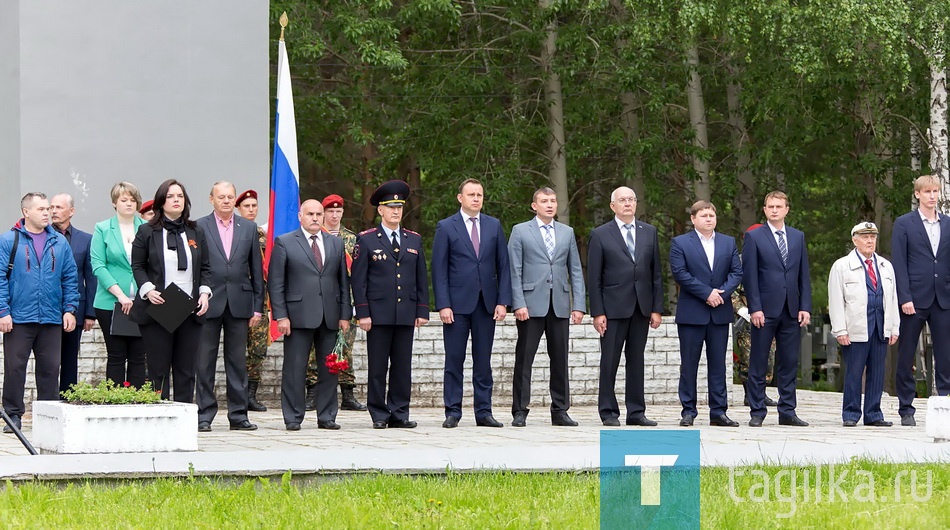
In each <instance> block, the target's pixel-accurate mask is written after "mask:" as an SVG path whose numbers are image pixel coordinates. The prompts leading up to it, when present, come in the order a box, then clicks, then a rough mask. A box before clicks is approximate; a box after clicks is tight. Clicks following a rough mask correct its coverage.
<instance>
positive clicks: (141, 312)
mask: <svg viewBox="0 0 950 530" xmlns="http://www.w3.org/2000/svg"><path fill="white" fill-rule="evenodd" d="M163 234H164V232H163V230H162V226H161V225H160V224H156V225H152V224H143V225H142V226H140V227H139V230H138V232H136V234H135V240H134V241H132V276H133V278H135V284H136V285H137V286H138V289H137V290H136V291H135V298H134V299H133V300H132V311H131V312H130V313H129V318H130V319H131V320H132V321H133V322H137V323H139V324H150V323H152V322H154V319H153V318H152V317H151V316H150V315H149V314H148V313H147V312H146V307H148V304H150V302H149V301H148V300H144V299H143V298H142V297H141V295H140V294H139V290H140V289H141V287H142V286H143V285H145V284H146V283H148V282H152V283H153V284H154V285H155V288H156V289H158V290H159V291H162V290H164V289H165V248H166V246H167V244H166V242H165V238H164V237H162V236H163ZM185 239H186V240H187V241H188V242H189V244H188V246H187V249H188V250H189V251H190V252H191V276H192V290H191V292H190V293H188V294H189V295H190V296H191V297H192V298H194V299H195V304H196V305H197V303H198V293H199V289H200V288H201V287H210V285H211V262H210V261H209V259H208V242H207V241H206V240H205V233H204V231H203V230H201V229H199V228H197V227H195V228H192V227H188V226H186V227H185ZM192 241H194V244H193V245H192V244H190V242H192ZM198 321H199V322H202V321H204V315H201V317H198Z"/></svg>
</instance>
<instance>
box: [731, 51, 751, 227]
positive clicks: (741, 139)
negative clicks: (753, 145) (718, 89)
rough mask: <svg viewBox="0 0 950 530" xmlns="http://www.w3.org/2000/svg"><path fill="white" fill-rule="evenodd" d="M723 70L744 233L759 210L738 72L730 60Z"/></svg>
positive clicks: (738, 200)
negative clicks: (727, 74)
mask: <svg viewBox="0 0 950 530" xmlns="http://www.w3.org/2000/svg"><path fill="white" fill-rule="evenodd" d="M726 70H727V71H728V72H729V81H728V82H727V84H726V101H727V104H728V106H729V134H730V136H732V146H733V149H734V151H735V155H736V184H737V186H736V187H737V190H736V210H738V214H739V215H738V221H739V231H745V230H746V229H747V228H749V227H750V226H752V225H754V224H755V223H757V222H758V220H759V210H758V208H756V204H757V201H756V192H757V190H756V183H755V175H754V174H753V173H752V169H751V162H752V157H751V155H750V154H749V145H748V144H749V130H748V129H747V128H746V124H745V114H744V113H743V112H742V99H741V97H742V84H741V83H739V80H738V78H739V72H738V69H737V68H736V67H735V66H734V64H733V60H732V58H731V57H730V58H729V59H728V60H727V65H726Z"/></svg>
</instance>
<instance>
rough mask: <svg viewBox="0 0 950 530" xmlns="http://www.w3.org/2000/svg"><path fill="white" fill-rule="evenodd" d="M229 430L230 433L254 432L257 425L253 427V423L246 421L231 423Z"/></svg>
mask: <svg viewBox="0 0 950 530" xmlns="http://www.w3.org/2000/svg"><path fill="white" fill-rule="evenodd" d="M199 430H200V429H199ZM209 430H210V429H209ZM231 430H232V431H256V430H257V425H254V424H253V423H251V422H249V421H247V420H244V421H239V422H237V423H232V424H231Z"/></svg>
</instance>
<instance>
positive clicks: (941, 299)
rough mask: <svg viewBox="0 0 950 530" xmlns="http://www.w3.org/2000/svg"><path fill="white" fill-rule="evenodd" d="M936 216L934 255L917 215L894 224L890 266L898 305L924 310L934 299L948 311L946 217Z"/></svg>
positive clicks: (949, 224)
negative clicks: (936, 241)
mask: <svg viewBox="0 0 950 530" xmlns="http://www.w3.org/2000/svg"><path fill="white" fill-rule="evenodd" d="M937 215H938V216H939V218H940V243H939V244H938V245H937V255H936V256H935V255H934V253H933V250H932V249H931V248H930V238H929V237H928V236H927V231H926V229H925V228H924V222H923V221H922V220H921V219H920V213H919V212H916V211H914V212H910V213H906V214H904V215H902V216H900V217H898V218H897V220H896V221H894V233H893V236H891V263H892V264H893V265H894V273H895V275H896V276H897V301H898V303H899V304H900V305H904V304H906V303H907V302H913V303H914V306H916V307H917V308H919V309H926V308H928V307H930V306H931V305H932V304H933V303H934V300H936V301H937V304H938V305H940V307H941V308H943V309H950V217H947V216H946V215H943V214H939V213H938V214H937Z"/></svg>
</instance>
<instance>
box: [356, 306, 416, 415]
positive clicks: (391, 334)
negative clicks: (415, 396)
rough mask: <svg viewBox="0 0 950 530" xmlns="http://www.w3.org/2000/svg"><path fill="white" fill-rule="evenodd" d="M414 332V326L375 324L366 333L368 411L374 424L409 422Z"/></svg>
mask: <svg viewBox="0 0 950 530" xmlns="http://www.w3.org/2000/svg"><path fill="white" fill-rule="evenodd" d="M413 331H415V326H380V325H377V324H373V327H372V328H371V329H370V330H369V332H368V333H366V357H367V362H368V364H369V366H368V371H367V377H366V408H368V409H369V415H370V417H371V418H373V421H374V422H376V421H385V422H389V421H390V420H402V421H406V420H408V419H409V398H410V394H411V391H412V333H413ZM387 372H388V375H389V391H388V392H387V391H386V379H387V378H386V375H387Z"/></svg>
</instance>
